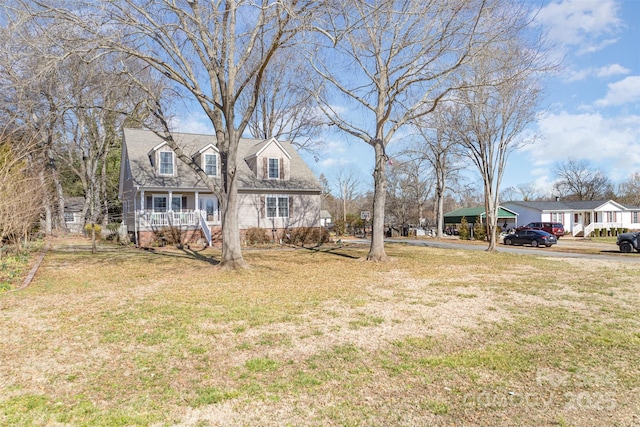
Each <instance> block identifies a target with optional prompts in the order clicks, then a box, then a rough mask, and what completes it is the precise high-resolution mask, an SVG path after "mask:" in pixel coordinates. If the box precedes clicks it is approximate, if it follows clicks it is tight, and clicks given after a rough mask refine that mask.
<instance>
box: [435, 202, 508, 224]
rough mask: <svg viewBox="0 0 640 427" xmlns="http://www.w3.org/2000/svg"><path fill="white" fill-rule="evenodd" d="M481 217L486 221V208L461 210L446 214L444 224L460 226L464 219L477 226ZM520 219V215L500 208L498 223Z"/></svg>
mask: <svg viewBox="0 0 640 427" xmlns="http://www.w3.org/2000/svg"><path fill="white" fill-rule="evenodd" d="M478 217H480V218H482V219H484V218H485V217H486V212H485V209H484V206H477V207H475V208H460V209H456V210H455V211H451V212H447V213H446V214H444V223H445V224H460V223H461V222H462V218H466V219H467V222H468V223H469V224H475V223H476V219H477V218H478ZM517 218H518V214H517V213H515V212H513V211H510V210H509V209H505V208H503V207H502V206H500V207H499V208H498V222H502V221H505V220H510V219H512V220H514V222H515V221H516V219H517Z"/></svg>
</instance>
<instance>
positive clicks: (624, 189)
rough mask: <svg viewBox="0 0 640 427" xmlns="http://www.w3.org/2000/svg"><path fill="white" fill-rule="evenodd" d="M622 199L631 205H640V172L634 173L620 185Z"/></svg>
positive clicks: (619, 191) (619, 192)
mask: <svg viewBox="0 0 640 427" xmlns="http://www.w3.org/2000/svg"><path fill="white" fill-rule="evenodd" d="M618 194H619V198H620V201H621V202H622V203H626V204H628V205H631V206H640V173H638V172H634V173H632V174H631V175H630V176H629V178H628V179H627V180H626V181H623V182H622V183H620V185H619V189H618Z"/></svg>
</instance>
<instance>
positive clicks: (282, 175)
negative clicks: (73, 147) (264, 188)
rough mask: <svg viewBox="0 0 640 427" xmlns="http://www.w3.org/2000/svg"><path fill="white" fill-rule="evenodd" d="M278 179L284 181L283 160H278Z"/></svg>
mask: <svg viewBox="0 0 640 427" xmlns="http://www.w3.org/2000/svg"><path fill="white" fill-rule="evenodd" d="M280 179H284V159H283V158H280Z"/></svg>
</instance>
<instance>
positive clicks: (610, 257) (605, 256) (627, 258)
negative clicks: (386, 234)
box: [343, 238, 640, 263]
mask: <svg viewBox="0 0 640 427" xmlns="http://www.w3.org/2000/svg"><path fill="white" fill-rule="evenodd" d="M343 241H348V242H351V243H362V244H369V240H368V239H349V240H343ZM385 242H389V243H403V244H405V245H413V246H427V247H432V248H443V249H462V250H470V251H484V250H486V249H487V245H485V244H471V243H461V242H460V241H459V240H453V239H452V240H451V241H447V240H435V239H385ZM563 248H566V249H567V251H563V250H562V249H563ZM580 248H583V249H590V250H593V249H597V250H599V251H600V252H599V253H580V252H572V251H571V250H579V249H580ZM497 250H498V252H507V253H513V254H521V255H535V256H546V257H555V258H578V259H596V260H607V261H620V262H630V263H640V253H631V254H623V253H620V252H618V247H617V246H616V245H611V244H605V243H590V242H576V241H572V240H570V238H569V239H567V238H561V239H560V240H559V242H558V244H557V245H556V246H555V247H554V248H553V250H549V249H548V248H532V247H529V246H506V245H504V244H502V243H498V244H497Z"/></svg>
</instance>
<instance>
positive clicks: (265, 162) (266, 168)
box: [262, 157, 269, 179]
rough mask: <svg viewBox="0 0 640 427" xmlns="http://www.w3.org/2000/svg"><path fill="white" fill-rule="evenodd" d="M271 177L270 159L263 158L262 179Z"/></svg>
mask: <svg viewBox="0 0 640 427" xmlns="http://www.w3.org/2000/svg"><path fill="white" fill-rule="evenodd" d="M267 178H269V159H267V158H266V157H263V158H262V179H267Z"/></svg>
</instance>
